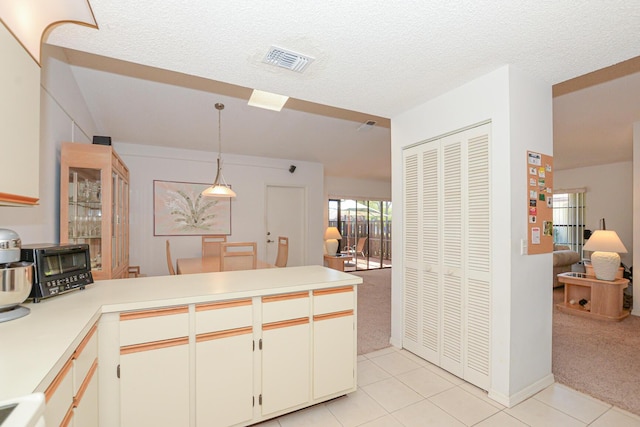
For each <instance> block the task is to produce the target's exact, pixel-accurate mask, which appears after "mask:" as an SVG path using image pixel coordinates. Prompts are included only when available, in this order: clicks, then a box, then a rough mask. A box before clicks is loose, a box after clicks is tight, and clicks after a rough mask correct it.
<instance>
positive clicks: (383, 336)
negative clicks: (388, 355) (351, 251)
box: [351, 268, 391, 354]
mask: <svg viewBox="0 0 640 427" xmlns="http://www.w3.org/2000/svg"><path fill="white" fill-rule="evenodd" d="M351 274H354V275H356V276H360V277H362V280H363V281H362V285H360V286H358V354H367V353H371V352H372V351H375V350H380V349H382V348H386V347H389V346H390V344H389V338H390V337H391V269H390V268H383V269H379V270H367V271H353V272H351Z"/></svg>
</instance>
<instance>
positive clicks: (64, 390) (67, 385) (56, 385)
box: [44, 359, 73, 426]
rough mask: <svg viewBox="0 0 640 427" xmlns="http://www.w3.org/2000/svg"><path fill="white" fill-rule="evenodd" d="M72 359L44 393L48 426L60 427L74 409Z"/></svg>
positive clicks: (45, 415) (45, 416)
mask: <svg viewBox="0 0 640 427" xmlns="http://www.w3.org/2000/svg"><path fill="white" fill-rule="evenodd" d="M71 369H72V362H71V359H69V361H67V363H66V364H65V365H64V366H63V368H62V369H61V370H60V372H59V373H58V375H57V376H56V377H55V378H54V380H53V381H52V382H51V385H50V386H49V387H48V388H47V390H46V391H45V392H44V396H45V401H46V406H45V412H44V418H45V422H46V425H51V426H59V425H62V424H63V420H64V419H65V417H67V416H68V415H69V412H70V411H71V408H72V407H73V375H72V374H71Z"/></svg>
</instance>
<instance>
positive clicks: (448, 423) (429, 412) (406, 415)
mask: <svg viewBox="0 0 640 427" xmlns="http://www.w3.org/2000/svg"><path fill="white" fill-rule="evenodd" d="M393 416H394V417H395V418H397V419H398V421H400V422H401V423H402V425H403V426H405V427H425V426H438V427H464V424H462V423H461V422H460V421H458V420H456V419H455V418H453V417H452V416H451V415H449V414H447V413H446V412H445V411H443V410H442V409H440V408H438V407H437V406H436V405H434V404H433V403H431V402H429V401H428V400H423V401H421V402H418V403H415V404H413V405H410V406H407V407H406V408H402V409H400V410H398V411H395V412H394V413H393Z"/></svg>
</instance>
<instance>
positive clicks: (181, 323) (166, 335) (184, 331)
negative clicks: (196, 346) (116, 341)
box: [120, 306, 189, 346]
mask: <svg viewBox="0 0 640 427" xmlns="http://www.w3.org/2000/svg"><path fill="white" fill-rule="evenodd" d="M188 335H189V308H188V307H187V306H183V307H172V308H162V309H158V310H144V311H133V312H128V313H121V314H120V346H126V345H131V344H139V343H144V342H152V341H161V340H167V339H171V338H179V337H186V336H188Z"/></svg>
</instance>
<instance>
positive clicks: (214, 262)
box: [176, 256, 275, 274]
mask: <svg viewBox="0 0 640 427" xmlns="http://www.w3.org/2000/svg"><path fill="white" fill-rule="evenodd" d="M176 263H177V269H176V273H177V274H195V273H215V272H218V271H220V257H219V256H205V257H203V256H200V257H195V258H178V259H177V261H176ZM259 268H275V265H273V264H269V263H268V262H266V261H262V260H256V269H259Z"/></svg>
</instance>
